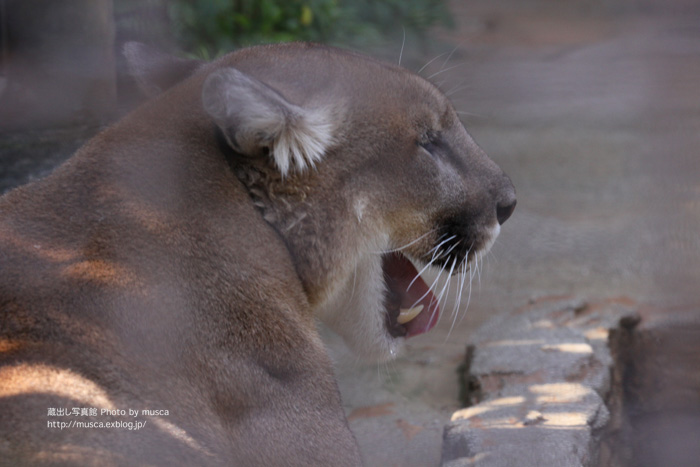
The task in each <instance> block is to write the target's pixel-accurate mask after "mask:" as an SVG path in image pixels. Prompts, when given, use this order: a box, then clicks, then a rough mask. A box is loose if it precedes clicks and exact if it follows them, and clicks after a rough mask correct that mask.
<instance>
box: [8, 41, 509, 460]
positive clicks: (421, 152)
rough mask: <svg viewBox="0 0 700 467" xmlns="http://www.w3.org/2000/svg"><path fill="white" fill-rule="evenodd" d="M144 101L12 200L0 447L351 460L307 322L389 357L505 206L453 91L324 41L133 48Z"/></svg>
mask: <svg viewBox="0 0 700 467" xmlns="http://www.w3.org/2000/svg"><path fill="white" fill-rule="evenodd" d="M125 52H126V56H127V58H128V60H129V64H130V67H131V71H132V73H133V75H134V76H135V77H136V78H137V80H138V83H139V84H140V86H141V87H142V88H143V89H144V90H145V91H146V92H147V93H149V94H150V95H152V97H151V98H150V99H149V100H148V101H146V102H145V103H144V104H142V105H141V106H140V107H138V108H137V109H136V110H135V111H133V112H132V113H130V114H128V115H127V116H125V117H124V118H122V119H121V120H120V121H118V122H116V123H114V124H112V125H111V126H110V127H108V128H107V129H105V130H104V131H102V132H101V133H100V134H98V135H97V136H96V137H94V138H93V139H92V140H91V141H89V142H88V143H87V144H86V145H85V146H84V147H83V148H81V149H80V150H78V151H77V153H76V154H75V155H74V156H73V157H71V158H70V159H69V160H68V161H67V162H66V163H64V164H63V165H61V166H60V167H58V168H57V169H56V170H55V171H54V172H53V173H52V174H51V175H49V176H48V177H46V178H44V179H42V180H40V181H37V182H34V183H31V184H28V185H26V186H22V187H19V188H16V189H14V190H12V191H10V192H9V193H7V194H6V195H5V196H3V197H2V198H0V459H2V462H5V463H9V464H12V465H49V464H50V465H56V464H61V465H63V464H79V465H100V466H103V465H241V466H250V465H265V466H269V465H299V466H309V465H326V466H330V465H333V466H342V465H358V464H361V463H362V459H361V456H360V453H359V450H358V447H357V444H356V441H355V439H354V437H353V434H352V433H351V432H350V430H349V428H348V424H347V421H346V419H345V416H344V412H343V410H342V407H341V402H340V396H339V392H338V388H337V384H336V382H335V380H334V376H333V370H332V367H331V362H330V360H329V357H328V356H327V353H326V351H325V349H324V346H323V344H322V342H321V340H320V338H319V334H318V331H317V320H320V321H322V322H324V323H326V324H327V325H328V327H330V328H331V329H332V330H334V331H335V332H337V333H338V334H340V335H341V336H342V338H343V339H344V340H345V342H347V344H348V346H349V348H350V349H351V350H353V351H355V352H357V353H358V354H359V355H361V356H363V357H364V358H370V359H376V360H386V359H390V358H393V356H395V355H397V354H398V353H399V352H400V350H401V346H402V343H403V342H404V341H405V340H406V339H407V338H411V337H412V336H415V335H418V334H422V333H425V332H427V331H429V330H430V329H431V328H432V327H433V326H434V325H435V323H436V322H437V319H438V317H439V314H440V310H439V307H438V305H437V303H436V302H437V300H436V298H435V295H434V294H433V292H432V291H431V290H430V288H429V287H428V285H427V284H426V282H425V281H424V280H423V279H421V277H420V275H419V273H418V270H419V269H424V268H426V267H428V266H437V267H442V268H444V269H445V270H446V271H448V272H451V273H455V272H457V271H460V270H464V268H465V267H467V265H469V264H471V262H473V261H474V258H476V257H477V256H478V255H481V254H483V253H484V252H485V251H488V249H489V248H490V247H491V245H492V244H493V242H494V240H495V239H496V236H497V235H498V234H499V231H500V226H501V224H503V223H504V222H505V221H506V219H508V217H509V216H510V215H511V213H512V212H513V209H514V207H515V203H516V199H515V191H514V188H513V185H512V183H511V181H510V179H509V178H508V177H507V176H506V175H505V174H504V173H503V172H502V171H501V169H500V168H499V167H498V166H497V165H496V164H495V163H494V162H492V161H491V160H490V159H489V158H488V157H487V156H486V154H485V153H484V152H483V151H482V150H481V149H480V148H479V147H478V146H477V144H476V143H475V142H474V141H473V140H472V138H471V137H470V136H469V134H468V133H467V131H466V130H465V128H464V126H463V125H462V123H461V122H460V120H459V118H458V116H457V113H456V111H455V109H454V107H453V105H452V104H451V103H450V102H449V101H448V99H447V98H446V97H445V95H444V94H443V93H442V92H441V91H440V90H439V89H438V88H437V87H436V86H434V85H433V84H431V83H430V82H429V81H427V80H425V79H423V78H421V77H420V76H418V75H417V74H414V73H411V72H409V71H407V70H405V69H403V68H401V67H398V66H394V65H390V64H386V63H383V62H380V61H377V60H374V59H372V58H369V57H366V56H363V55H361V54H358V53H354V52H350V51H345V50H341V49H336V48H332V47H326V46H322V45H316V44H305V43H290V44H277V45H267V46H256V47H252V48H247V49H241V50H239V51H236V52H234V53H231V54H228V55H225V56H223V57H221V58H219V59H217V60H215V61H213V62H211V63H204V62H199V61H190V60H184V59H179V58H170V57H167V56H165V55H162V54H159V53H155V52H153V51H151V50H150V49H148V48H147V47H145V46H143V45H139V44H135V43H130V44H128V45H127V46H126V48H125Z"/></svg>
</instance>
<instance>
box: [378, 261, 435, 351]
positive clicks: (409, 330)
mask: <svg viewBox="0 0 700 467" xmlns="http://www.w3.org/2000/svg"><path fill="white" fill-rule="evenodd" d="M382 268H383V270H384V280H385V282H386V285H387V295H386V298H385V305H386V327H387V331H388V332H389V335H391V336H392V337H412V336H416V335H419V334H423V333H426V332H428V331H430V330H431V329H432V328H433V326H435V324H436V323H437V320H438V316H439V314H440V310H439V307H438V302H437V299H436V298H435V296H434V295H433V294H432V292H431V291H430V290H429V288H428V285H427V284H426V283H425V282H424V281H423V279H421V277H420V276H419V275H418V271H417V270H416V268H415V266H413V263H411V261H410V260H409V259H408V258H406V257H405V256H404V255H402V254H401V253H386V254H384V255H383V256H382Z"/></svg>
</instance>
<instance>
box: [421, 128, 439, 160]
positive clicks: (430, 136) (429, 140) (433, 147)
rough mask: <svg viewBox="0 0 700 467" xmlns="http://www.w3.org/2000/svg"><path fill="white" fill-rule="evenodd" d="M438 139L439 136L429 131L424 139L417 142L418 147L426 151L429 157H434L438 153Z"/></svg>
mask: <svg viewBox="0 0 700 467" xmlns="http://www.w3.org/2000/svg"><path fill="white" fill-rule="evenodd" d="M439 139H440V134H439V133H437V132H434V131H429V132H428V133H427V134H426V135H425V137H424V138H423V139H422V140H421V141H419V142H418V145H419V146H420V147H422V148H423V149H425V150H426V151H428V153H430V155H431V156H433V157H435V156H436V155H437V151H438V149H439V148H438V144H439V143H438V142H439Z"/></svg>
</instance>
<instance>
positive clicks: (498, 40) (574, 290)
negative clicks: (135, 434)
mask: <svg viewBox="0 0 700 467" xmlns="http://www.w3.org/2000/svg"><path fill="white" fill-rule="evenodd" d="M696 4H697V2H690V1H676V2H673V1H670V2H660V1H659V2H653V1H646V2H605V1H600V2H576V1H570V2H551V1H522V2H514V1H512V0H511V1H506V0H497V1H485V0H484V1H463V2H460V1H454V2H453V13H454V19H455V22H456V25H457V27H456V28H455V29H454V30H452V31H438V32H436V34H435V36H434V38H435V40H436V43H439V44H444V50H443V52H445V55H443V56H441V57H440V58H438V59H436V60H435V61H434V62H433V63H432V64H431V65H430V66H428V67H427V68H426V69H425V70H423V72H422V74H423V75H424V76H430V75H434V76H433V77H432V78H431V79H432V80H433V81H434V82H436V83H439V84H440V87H441V88H442V89H443V90H445V91H446V92H447V93H449V94H451V98H452V99H453V101H454V103H455V106H456V107H457V109H458V110H459V111H460V112H463V113H462V116H463V121H464V123H465V125H466V126H467V129H468V130H469V131H470V133H471V134H472V135H473V136H474V138H475V139H476V141H477V142H478V143H479V144H480V145H481V146H482V147H483V148H484V149H485V150H486V152H487V153H488V154H489V155H490V156H491V158H492V159H493V160H494V161H496V162H497V163H498V164H499V165H500V166H501V167H502V168H503V169H504V170H505V171H506V172H507V173H508V174H509V175H510V177H511V178H512V180H513V182H514V184H515V186H516V189H517V193H518V207H517V209H516V211H515V213H514V215H513V217H512V218H511V219H510V220H509V221H508V222H507V223H506V224H505V225H504V226H503V229H502V234H501V237H499V240H498V241H497V243H496V245H495V246H494V248H493V250H492V253H491V254H489V255H488V256H487V257H486V261H485V262H484V264H483V267H482V268H481V270H480V274H479V275H477V276H475V278H474V280H473V281H472V293H471V299H470V303H469V308H468V310H467V311H462V313H461V314H460V315H459V316H458V318H457V320H456V324H455V325H454V328H453V326H452V323H453V320H452V319H451V318H452V317H451V316H450V315H449V313H447V316H444V317H443V319H442V320H441V322H440V324H439V325H438V327H437V328H436V329H435V330H434V331H432V332H431V333H430V334H429V335H426V336H421V337H418V338H415V340H413V341H411V342H410V343H409V345H408V352H407V354H406V355H405V356H404V357H403V358H401V359H399V360H398V361H396V362H392V363H390V364H386V365H379V366H376V365H366V364H363V363H360V362H356V361H353V360H351V359H350V358H348V357H347V356H346V353H345V351H344V350H343V348H342V346H341V345H339V344H338V343H337V342H335V341H334V339H333V338H332V337H330V338H329V341H330V342H331V345H332V346H333V347H334V352H333V353H334V355H335V357H336V360H337V361H338V364H337V369H338V375H339V378H340V385H341V392H342V394H343V398H344V403H345V404H346V407H347V412H348V414H349V418H350V421H351V427H352V428H353V430H354V431H355V433H356V435H357V438H358V440H359V442H360V444H361V447H362V449H363V453H364V456H365V459H366V461H367V463H368V465H376V466H390V465H401V466H412V465H415V466H427V465H438V464H439V460H440V444H441V437H442V427H443V425H444V423H445V421H446V420H448V419H449V416H450V415H451V413H452V411H454V410H455V409H456V408H457V407H458V392H459V387H458V384H457V378H456V374H455V370H456V367H457V366H458V365H459V363H460V362H461V361H462V360H463V357H464V352H465V346H466V344H467V343H468V341H469V339H470V336H471V335H472V333H474V332H476V331H477V330H478V328H479V326H480V325H482V324H484V323H486V322H487V321H488V320H494V319H500V318H502V317H503V316H506V315H507V314H508V313H511V312H513V311H514V310H516V309H517V308H518V307H521V306H522V305H524V304H526V303H527V302H528V300H530V299H532V298H537V297H544V296H549V295H573V296H578V297H583V298H591V299H593V298H611V297H627V298H629V299H631V300H633V301H634V302H636V303H639V304H640V307H643V308H644V309H646V310H651V311H648V313H651V314H663V313H667V312H674V313H687V314H691V315H692V319H698V320H700V295H699V294H698V284H700V235H699V234H698V232H699V231H700V6H696ZM455 46H456V49H455V50H454V52H453V53H452V54H451V56H449V60H447V61H446V60H445V59H446V58H447V55H449V54H450V52H452V49H453V48H455ZM438 53H441V52H438ZM443 57H444V58H443ZM431 58H433V57H431V56H426V57H424V60H425V62H427V61H428V60H430V59H431ZM462 308H464V306H462ZM450 330H451V332H450ZM698 371H700V369H698Z"/></svg>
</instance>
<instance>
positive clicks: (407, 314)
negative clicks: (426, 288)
mask: <svg viewBox="0 0 700 467" xmlns="http://www.w3.org/2000/svg"><path fill="white" fill-rule="evenodd" d="M421 311H423V305H418V306H417V307H414V308H408V309H406V308H401V310H400V311H399V317H398V318H396V321H397V322H398V323H399V324H406V323H408V322H409V321H411V320H413V319H414V318H415V317H416V316H418V315H419V314H420V312H421Z"/></svg>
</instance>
